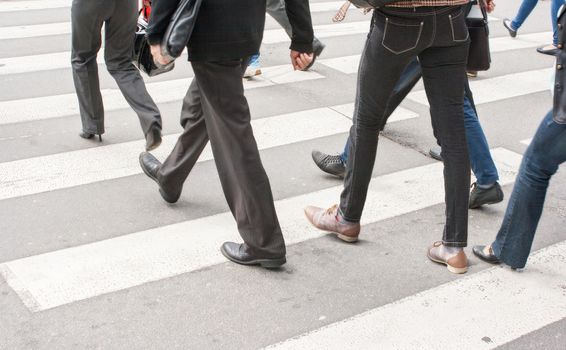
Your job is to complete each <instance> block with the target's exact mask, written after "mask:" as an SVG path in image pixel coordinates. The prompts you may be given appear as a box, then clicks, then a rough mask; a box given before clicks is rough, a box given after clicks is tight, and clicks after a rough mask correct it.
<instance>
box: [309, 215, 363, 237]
mask: <svg viewBox="0 0 566 350" xmlns="http://www.w3.org/2000/svg"><path fill="white" fill-rule="evenodd" d="M304 214H305V217H306V218H307V220H308V221H309V222H310V223H311V225H313V226H314V227H316V225H315V224H314V222H312V220H311V218H310V217H309V216H308V215H307V213H306V212H304ZM316 228H317V229H319V228H318V227H316ZM319 230H320V229H319ZM323 231H325V232H328V233H330V234H333V235H335V236H336V237H338V238H340V239H341V240H343V241H344V242H347V243H355V242H357V241H358V237H350V236H346V235H343V234H341V233H338V232H332V231H326V230H323Z"/></svg>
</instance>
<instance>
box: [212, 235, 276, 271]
mask: <svg viewBox="0 0 566 350" xmlns="http://www.w3.org/2000/svg"><path fill="white" fill-rule="evenodd" d="M220 251H221V252H222V255H224V256H225V257H226V258H227V259H228V260H230V261H233V262H235V263H236V264H241V265H260V266H261V267H264V268H266V269H277V268H279V267H281V266H282V265H283V264H285V263H286V262H287V259H285V257H282V258H269V259H265V258H257V257H255V256H252V255H251V254H249V253H248V252H247V249H246V245H245V244H239V243H234V242H224V244H222V247H220Z"/></svg>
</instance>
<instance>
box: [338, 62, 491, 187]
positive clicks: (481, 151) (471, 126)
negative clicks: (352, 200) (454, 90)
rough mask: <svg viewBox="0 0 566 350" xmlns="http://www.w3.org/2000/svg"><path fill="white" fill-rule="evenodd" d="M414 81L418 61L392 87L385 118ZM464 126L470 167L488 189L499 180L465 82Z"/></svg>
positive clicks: (346, 147)
mask: <svg viewBox="0 0 566 350" xmlns="http://www.w3.org/2000/svg"><path fill="white" fill-rule="evenodd" d="M415 77H416V81H418V79H419V77H420V66H419V64H418V61H417V60H414V61H412V62H411V63H410V64H409V66H407V68H405V71H403V74H402V75H401V78H400V79H399V81H398V82H397V85H395V89H394V90H393V94H392V95H391V98H390V99H389V101H388V102H387V113H386V115H387V116H389V115H390V114H391V112H393V110H395V108H397V106H398V105H399V104H400V103H401V101H402V100H403V98H405V96H406V94H407V93H408V92H409V91H410V89H412V87H413V86H414V85H415V83H416V81H415ZM464 126H465V128H466V139H467V141H468V151H469V152H470V163H471V166H472V171H473V172H474V175H475V176H476V179H477V183H478V185H480V186H481V185H490V184H493V183H495V182H497V180H499V175H498V173H497V168H496V167H495V163H494V162H493V159H492V158H491V152H490V151H489V145H488V143H487V139H486V138H485V134H484V133H483V129H482V127H481V124H480V121H479V119H478V114H477V112H476V107H475V105H474V99H473V95H472V92H471V91H470V87H469V84H468V83H467V82H466V89H465V94H464ZM349 143H350V139H349V138H348V141H347V142H346V145H345V146H344V152H342V154H341V155H340V158H341V159H342V162H343V163H344V164H346V163H347V161H348V148H349V147H350V145H349Z"/></svg>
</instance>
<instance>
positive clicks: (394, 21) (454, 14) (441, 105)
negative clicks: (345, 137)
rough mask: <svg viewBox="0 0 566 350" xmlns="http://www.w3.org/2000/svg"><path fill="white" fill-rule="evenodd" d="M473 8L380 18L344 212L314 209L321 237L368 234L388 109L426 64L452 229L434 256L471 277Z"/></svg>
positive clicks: (385, 11)
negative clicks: (467, 92) (468, 96)
mask: <svg viewBox="0 0 566 350" xmlns="http://www.w3.org/2000/svg"><path fill="white" fill-rule="evenodd" d="M467 3H468V0H405V1H398V2H394V3H391V4H389V5H386V6H385V7H381V8H378V9H376V10H374V13H373V18H372V24H373V25H372V26H371V28H370V32H369V34H368V38H367V40H366V44H365V47H364V51H363V53H362V58H361V61H360V68H359V71H358V83H357V92H356V104H355V110H354V124H353V126H352V128H351V130H350V140H351V142H350V146H349V150H348V154H349V157H348V163H347V166H346V176H345V181H344V190H343V192H342V195H341V198H340V204H339V205H334V206H332V207H330V208H329V209H323V208H317V207H314V206H308V207H306V208H305V214H306V216H307V218H308V220H309V221H310V222H311V224H313V225H314V226H315V227H317V228H318V229H320V230H324V231H328V232H332V233H334V234H336V235H338V237H339V238H340V239H342V240H344V241H347V242H354V241H356V240H357V239H358V236H359V233H360V218H361V216H362V212H363V208H364V204H365V200H366V196H367V191H368V186H369V182H370V180H371V174H372V171H373V166H374V162H375V155H376V151H377V143H378V134H379V131H380V130H381V128H382V127H383V125H384V123H385V121H386V108H387V102H388V100H389V97H390V96H391V93H392V91H393V89H394V86H395V84H396V83H397V82H398V81H399V78H400V76H401V74H402V72H403V71H404V69H405V67H406V66H407V65H408V64H409V63H410V62H411V61H413V60H414V59H415V57H418V59H419V62H420V64H421V68H422V75H423V81H424V84H425V90H426V93H427V97H428V100H429V104H430V110H431V117H432V119H433V123H432V124H433V128H434V130H435V135H436V137H437V139H438V140H439V142H440V144H442V146H443V151H442V152H443V157H444V184H445V192H446V223H445V227H444V234H443V239H442V241H439V242H436V243H435V244H433V246H431V247H430V248H429V250H428V256H429V258H431V259H432V260H434V261H436V262H440V263H443V264H446V265H447V267H448V269H449V270H450V271H451V272H454V273H464V272H466V271H467V267H468V262H467V258H466V254H465V253H464V250H463V248H464V247H465V246H466V245H467V234H468V199H469V193H468V187H469V184H470V163H469V160H468V159H469V157H468V149H467V148H468V147H467V144H466V134H465V127H464V116H463V111H464V107H463V101H464V89H465V82H466V61H467V57H468V46H469V34H468V29H467V27H466V22H465V15H464V9H463V5H465V4H467Z"/></svg>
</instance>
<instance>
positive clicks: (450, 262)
mask: <svg viewBox="0 0 566 350" xmlns="http://www.w3.org/2000/svg"><path fill="white" fill-rule="evenodd" d="M442 248H443V247H442V242H441V241H438V242H434V244H433V245H432V246H431V247H430V248H429V249H428V251H427V256H428V258H429V259H430V260H432V261H434V262H435V263H439V264H443V265H446V267H447V268H448V271H450V272H452V273H457V274H460V273H466V272H467V271H468V257H467V256H466V253H464V249H462V250H461V251H460V252H459V253H457V254H455V255H452V256H450V257H449V258H447V257H446V256H445V254H442Z"/></svg>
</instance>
